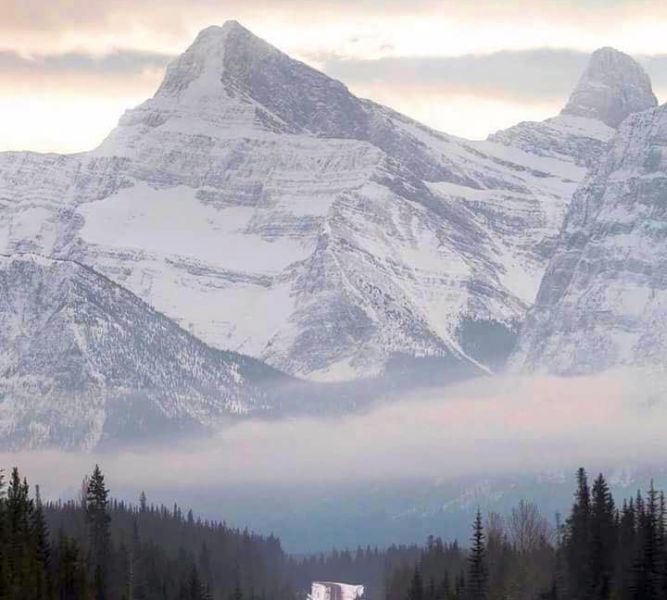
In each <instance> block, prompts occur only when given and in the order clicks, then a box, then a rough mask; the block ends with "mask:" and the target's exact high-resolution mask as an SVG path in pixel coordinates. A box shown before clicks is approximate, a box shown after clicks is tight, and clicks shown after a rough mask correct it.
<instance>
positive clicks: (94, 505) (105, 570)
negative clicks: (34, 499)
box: [86, 465, 111, 600]
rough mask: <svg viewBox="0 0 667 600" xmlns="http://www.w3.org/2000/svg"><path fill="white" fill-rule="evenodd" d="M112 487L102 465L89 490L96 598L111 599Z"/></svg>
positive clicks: (90, 558)
mask: <svg viewBox="0 0 667 600" xmlns="http://www.w3.org/2000/svg"><path fill="white" fill-rule="evenodd" d="M108 504H109V490H107V488H106V485H105V483H104V475H102V471H100V468H99V466H98V465H95V469H94V470H93V474H92V476H91V477H90V480H89V481H88V489H87V490H86V523H87V525H88V544H89V547H88V562H89V566H90V570H91V572H92V574H93V578H94V588H95V598H96V600H107V598H108V587H109V582H108V577H109V560H110V556H111V536H110V533H109V523H110V521H111V519H110V517H109V512H108Z"/></svg>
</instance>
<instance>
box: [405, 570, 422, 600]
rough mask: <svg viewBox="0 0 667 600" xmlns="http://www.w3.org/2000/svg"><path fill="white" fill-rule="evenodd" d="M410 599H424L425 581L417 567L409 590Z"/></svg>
mask: <svg viewBox="0 0 667 600" xmlns="http://www.w3.org/2000/svg"><path fill="white" fill-rule="evenodd" d="M408 600H424V583H423V581H422V576H421V573H420V572H419V568H417V567H415V570H414V572H413V573H412V581H411V582H410V589H409V590H408Z"/></svg>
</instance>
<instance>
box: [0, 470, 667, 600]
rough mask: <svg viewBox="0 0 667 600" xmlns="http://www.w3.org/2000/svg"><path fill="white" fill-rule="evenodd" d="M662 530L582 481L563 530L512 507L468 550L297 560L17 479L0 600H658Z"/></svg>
mask: <svg viewBox="0 0 667 600" xmlns="http://www.w3.org/2000/svg"><path fill="white" fill-rule="evenodd" d="M666 519H667V508H666V501H665V496H664V494H663V493H662V492H658V491H657V490H656V489H655V488H654V487H653V485H651V487H650V488H649V490H648V491H647V492H646V493H645V494H642V493H640V492H638V493H637V494H636V496H635V497H633V498H630V499H627V500H625V501H623V502H622V504H621V505H620V506H619V505H617V504H616V502H615V500H614V498H613V496H612V494H611V492H610V489H609V485H608V483H607V481H606V480H605V478H604V477H603V476H602V475H599V476H598V477H597V478H596V479H595V481H594V482H593V484H592V485H589V482H588V476H587V474H586V472H585V471H584V470H583V469H580V470H579V472H578V473H577V486H576V492H575V501H574V503H573V506H572V508H571V510H570V512H569V515H568V516H567V518H566V519H565V520H564V521H563V522H561V519H560V518H558V517H556V519H555V520H554V522H553V523H552V522H551V521H550V520H549V519H547V518H545V517H544V516H543V515H541V514H540V511H539V509H538V507H537V506H536V505H534V504H531V503H528V502H520V503H519V504H518V505H517V506H516V507H515V508H514V509H512V510H511V512H510V513H509V514H508V515H505V516H503V515H500V514H498V513H489V514H487V515H486V516H484V517H483V516H482V514H481V512H480V511H478V512H477V514H476V516H475V520H474V523H473V527H472V536H471V539H470V543H469V544H468V546H467V547H463V546H461V545H459V544H458V543H457V542H455V541H454V542H444V541H443V540H442V539H440V538H434V537H430V538H429V539H428V541H427V544H426V546H423V547H419V546H417V545H408V546H392V547H390V548H387V549H384V550H379V549H377V548H370V547H368V548H365V549H362V548H358V549H357V550H356V551H348V550H343V551H333V552H330V553H328V554H321V555H318V556H309V557H302V558H298V559H297V558H294V557H290V556H288V555H287V554H286V553H285V552H284V551H283V549H282V547H281V545H280V542H279V540H278V539H277V538H275V537H274V536H260V535H256V534H253V533H250V532H249V531H247V530H239V529H234V528H230V527H228V526H227V525H226V524H225V523H224V522H222V523H220V522H215V521H207V520H201V519H198V518H195V516H194V515H193V513H192V511H183V510H182V509H181V508H180V507H179V506H177V505H174V506H173V507H171V508H167V507H166V506H164V505H159V506H156V505H154V504H150V503H149V502H148V500H147V498H146V496H145V494H143V493H142V495H141V497H140V499H139V502H138V504H136V505H134V504H128V503H126V502H123V501H119V500H114V499H112V498H111V496H110V493H109V489H108V487H107V485H106V482H105V479H104V475H103V474H102V472H101V471H100V469H99V468H98V467H95V469H94V471H93V472H92V474H91V475H90V476H89V477H86V478H85V480H84V482H83V485H82V490H81V495H80V497H79V498H78V499H75V500H71V501H68V502H62V501H58V502H46V503H45V502H42V500H41V498H40V494H39V488H35V489H34V492H33V493H31V488H30V487H29V486H28V483H27V481H26V480H25V479H22V478H21V476H20V475H19V472H18V470H17V469H13V470H12V472H11V475H10V477H9V480H8V481H7V482H6V483H5V481H4V479H3V477H1V476H0V600H158V599H159V600H283V599H284V600H300V599H303V598H304V597H305V595H306V592H307V590H308V589H309V587H310V583H311V582H312V581H313V580H338V581H345V582H350V583H362V584H364V585H365V586H366V588H367V589H368V591H369V599H370V600H376V599H378V598H382V597H383V596H384V598H385V599H386V600H666V599H667V538H666V535H667V531H666Z"/></svg>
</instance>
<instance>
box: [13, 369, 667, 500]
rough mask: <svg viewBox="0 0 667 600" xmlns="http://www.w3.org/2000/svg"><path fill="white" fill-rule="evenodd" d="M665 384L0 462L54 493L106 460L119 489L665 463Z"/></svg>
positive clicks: (279, 425)
mask: <svg viewBox="0 0 667 600" xmlns="http://www.w3.org/2000/svg"><path fill="white" fill-rule="evenodd" d="M665 385H666V382H665V379H664V377H662V376H660V377H657V378H656V377H653V378H651V377H649V376H647V374H646V373H643V372H635V371H617V372H612V373H607V374H603V375H599V376H591V377H581V378H572V379H560V378H552V377H531V378H499V377H497V378H493V379H492V378H485V379H480V380H476V381H473V382H468V383H466V384H462V385H459V386H456V387H453V388H448V389H446V390H436V391H429V392H424V393H421V394H416V395H413V396H412V397H407V398H402V399H401V400H400V401H391V402H388V403H385V404H382V405H379V406H376V407H375V408H373V409H372V410H370V411H369V412H366V413H363V414H352V415H346V416H343V417H338V418H327V419H314V418H302V419H288V420H282V421H247V422H243V423H240V424H236V425H233V426H230V427H229V428H227V429H225V430H224V431H222V432H221V433H220V434H219V435H217V436H214V437H213V438H211V439H206V440H202V439H201V438H200V439H197V440H194V441H192V440H191V441H185V442H182V443H178V442H177V441H172V443H170V444H169V446H168V447H150V448H146V447H142V448H138V449H136V450H124V451H120V452H108V453H95V454H86V453H83V454H79V453H63V452H48V451H47V452H25V453H5V454H3V455H0V464H2V465H5V466H11V465H14V464H17V465H18V466H19V467H20V468H21V470H22V471H24V472H25V473H26V474H28V475H29V476H30V479H31V480H32V481H34V482H40V483H41V484H42V485H43V486H44V489H45V490H47V492H48V493H49V494H51V495H56V496H57V495H59V494H60V493H62V492H63V490H64V487H63V486H71V485H72V481H71V479H72V477H75V476H76V475H75V474H83V473H85V472H87V471H89V470H90V466H91V464H93V463H95V462H99V463H100V464H101V465H102V466H103V468H104V470H105V471H106V473H107V474H108V476H109V479H110V481H113V482H114V485H115V486H117V487H118V488H132V487H133V485H134V484H136V482H137V481H141V482H142V485H144V486H146V488H147V489H148V488H150V489H160V488H163V489H165V488H168V489H188V488H192V487H193V486H196V485H198V484H199V483H201V482H202V481H206V482H207V486H208V487H209V488H210V489H216V488H220V487H225V486H227V485H239V484H262V485H263V484H267V485H275V484H281V485H288V486H299V485H303V486H308V485H310V484H313V485H320V484H322V485H325V484H326V485H332V484H336V483H337V482H339V483H351V482H366V483H367V484H368V485H371V484H372V483H373V482H378V483H381V482H392V481H394V482H398V481H401V480H405V479H430V480H434V479H437V480H440V481H444V480H452V479H456V478H460V477H462V476H466V477H476V476H482V475H484V474H488V473H494V474H495V475H496V476H498V477H500V476H503V474H506V475H510V474H516V473H524V474H526V473H533V474H537V473H545V472H549V471H553V470H565V471H573V470H574V469H575V468H576V467H577V466H579V465H585V464H596V465H607V466H610V467H611V466H617V465H619V464H626V465H627V464H635V465H641V464H644V463H646V462H647V461H649V462H650V463H651V464H656V463H659V462H660V461H664V459H666V458H667V440H665V437H664V423H665V418H667V401H666V400H665V398H666V396H665V393H664V392H665Z"/></svg>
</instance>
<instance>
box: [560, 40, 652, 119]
mask: <svg viewBox="0 0 667 600" xmlns="http://www.w3.org/2000/svg"><path fill="white" fill-rule="evenodd" d="M657 104H658V101H657V99H656V97H655V95H654V94H653V90H652V88H651V80H650V78H649V76H648V75H647V73H646V72H645V71H644V69H643V68H642V66H641V65H640V64H639V63H638V62H637V61H636V60H634V59H633V58H632V57H631V56H628V55H627V54H624V53H623V52H619V51H618V50H615V49H614V48H609V47H605V48H600V49H599V50H596V51H595V52H593V54H592V55H591V58H590V60H589V63H588V67H587V68H586V70H585V71H584V74H583V75H582V76H581V79H580V80H579V83H578V84H577V86H576V88H575V89H574V91H573V92H572V95H571V96H570V99H569V101H568V103H567V105H566V106H565V108H564V109H563V111H562V114H566V115H575V116H579V117H590V118H594V119H598V120H600V121H602V122H604V123H606V124H607V125H609V126H610V127H618V125H620V123H621V122H622V121H623V120H624V119H625V118H626V117H627V116H628V115H629V114H631V113H634V112H640V111H642V110H647V109H649V108H653V107H655V106H657Z"/></svg>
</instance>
